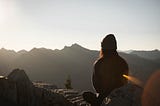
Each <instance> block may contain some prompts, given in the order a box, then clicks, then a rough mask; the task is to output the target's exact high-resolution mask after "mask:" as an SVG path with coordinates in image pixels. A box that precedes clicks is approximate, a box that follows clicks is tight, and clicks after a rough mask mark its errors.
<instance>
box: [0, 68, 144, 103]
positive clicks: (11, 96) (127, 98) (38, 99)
mask: <svg viewBox="0 0 160 106" xmlns="http://www.w3.org/2000/svg"><path fill="white" fill-rule="evenodd" d="M142 90H143V89H142V88H140V87H138V86H136V85H133V84H127V85H125V86H122V87H121V88H118V89H115V90H114V91H113V92H111V94H110V95H109V96H108V97H106V98H105V99H104V101H103V103H102V106H141V94H142ZM0 104H1V105H2V106H90V104H88V103H86V102H85V101H84V99H83V97H82V94H81V93H80V92H78V91H76V90H73V89H58V88H57V87H56V86H55V85H53V84H47V83H43V82H34V83H32V82H31V81H30V80H29V78H28V76H27V75H26V73H25V71H24V70H20V69H15V70H13V71H12V72H11V73H10V74H9V75H8V76H7V77H3V76H1V77H0Z"/></svg>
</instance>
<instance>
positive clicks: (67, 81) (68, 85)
mask: <svg viewBox="0 0 160 106" xmlns="http://www.w3.org/2000/svg"><path fill="white" fill-rule="evenodd" d="M71 83H72V81H71V77H70V75H68V78H67V79H66V82H65V87H66V89H72V84H71Z"/></svg>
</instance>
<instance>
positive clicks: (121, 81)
mask: <svg viewBox="0 0 160 106" xmlns="http://www.w3.org/2000/svg"><path fill="white" fill-rule="evenodd" d="M116 49H117V42H116V39H115V37H114V35H113V34H109V35H107V36H106V37H105V38H104V39H103V41H102V43H101V52H100V58H99V59H98V60H97V61H96V62H95V64H94V72H93V76H92V82H93V86H94V88H95V90H96V92H97V93H99V96H98V97H96V96H95V94H93V93H91V92H85V93H84V94H83V97H84V98H85V100H86V101H89V102H90V103H91V104H92V106H99V105H100V104H101V103H102V101H103V99H104V98H105V97H107V96H108V94H109V93H111V91H113V90H114V89H116V88H119V87H121V86H123V85H125V84H127V82H128V81H127V79H126V78H124V77H123V74H125V75H128V65H127V63H126V61H125V60H124V59H123V58H122V57H120V56H119V55H118V53H117V51H116ZM93 99H94V100H93Z"/></svg>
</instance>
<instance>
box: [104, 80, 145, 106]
mask: <svg viewBox="0 0 160 106" xmlns="http://www.w3.org/2000/svg"><path fill="white" fill-rule="evenodd" d="M142 91H143V89H142V88H141V87H139V86H137V85H134V84H131V83H129V84H126V85H125V86H122V87H120V88H118V89H115V90H114V91H113V92H111V94H110V95H109V96H108V97H106V98H105V99H104V101H103V103H102V106H141V95H142Z"/></svg>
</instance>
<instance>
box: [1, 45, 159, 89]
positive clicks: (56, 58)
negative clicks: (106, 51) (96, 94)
mask: <svg viewBox="0 0 160 106" xmlns="http://www.w3.org/2000/svg"><path fill="white" fill-rule="evenodd" d="M158 52H159V51H158ZM146 53H148V52H147V51H146ZM149 53H150V52H149ZM154 53H156V51H155V52H153V56H156V55H155V54H154ZM119 54H120V55H121V56H122V57H123V58H124V59H125V60H126V61H127V62H128V64H129V67H130V73H131V74H132V75H133V76H135V77H137V78H139V79H141V80H143V81H146V80H147V78H148V77H149V76H150V75H151V74H152V73H153V72H154V71H156V70H157V69H160V63H159V62H157V61H159V60H150V59H148V58H145V57H142V56H139V55H136V54H132V53H131V54H127V53H124V52H119ZM158 56H159V55H157V57H158ZM98 57H99V51H95V50H89V49H87V48H84V47H82V46H80V45H78V44H77V43H75V44H73V45H71V46H65V47H64V48H63V49H61V50H58V49H55V50H52V49H46V48H33V49H32V50H30V51H25V50H22V51H19V52H15V51H10V50H6V49H0V75H6V74H8V73H9V72H10V70H13V69H15V68H20V69H24V70H26V73H27V74H28V76H29V78H30V79H31V80H32V81H45V82H49V83H53V84H55V85H57V86H58V87H62V88H63V87H64V83H65V80H66V78H67V76H68V75H70V76H71V80H72V85H73V88H75V89H78V90H93V87H92V83H91V75H92V72H93V64H94V62H95V61H96V59H97V58H98Z"/></svg>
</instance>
